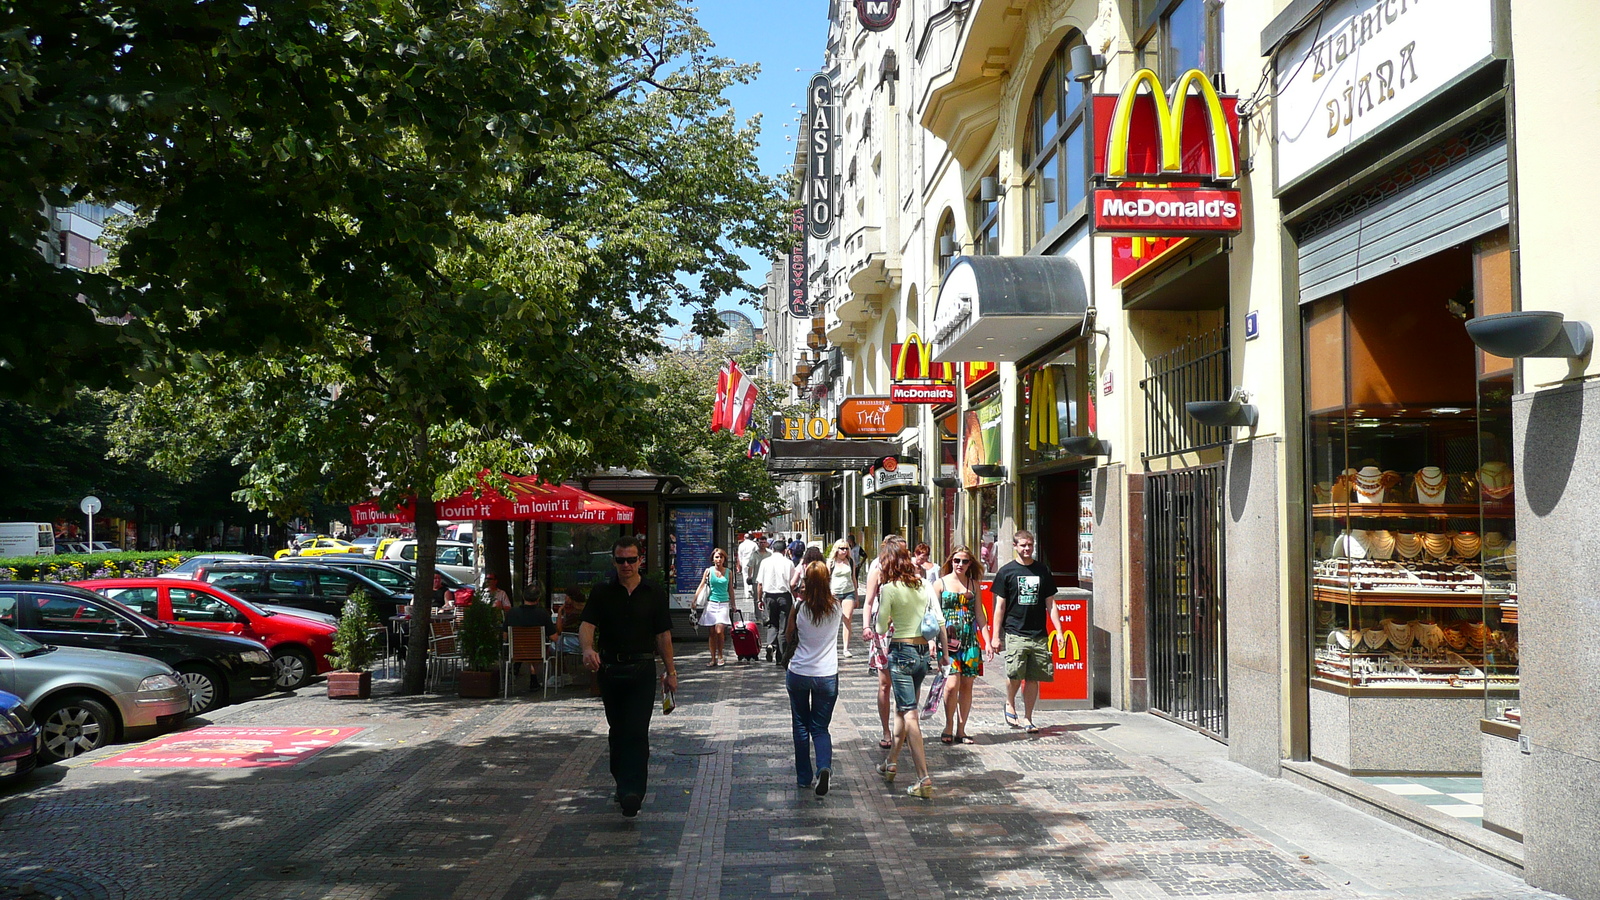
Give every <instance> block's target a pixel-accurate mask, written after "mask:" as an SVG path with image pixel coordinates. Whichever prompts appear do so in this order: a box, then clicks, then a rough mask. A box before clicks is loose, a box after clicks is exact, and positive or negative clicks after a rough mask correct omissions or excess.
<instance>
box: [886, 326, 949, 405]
mask: <svg viewBox="0 0 1600 900" xmlns="http://www.w3.org/2000/svg"><path fill="white" fill-rule="evenodd" d="M932 356H933V347H932V346H931V345H929V344H927V343H926V342H924V341H923V340H922V337H921V336H920V335H918V334H917V333H916V332H912V333H911V334H909V335H907V336H906V342H905V343H903V344H891V345H890V347H889V372H890V374H891V375H892V376H893V378H892V380H891V381H890V383H889V399H890V400H893V401H894V402H896V403H954V402H956V384H955V380H956V367H955V364H954V363H936V362H932V361H931V357H932Z"/></svg>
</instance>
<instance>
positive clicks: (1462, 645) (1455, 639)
mask: <svg viewBox="0 0 1600 900" xmlns="http://www.w3.org/2000/svg"><path fill="white" fill-rule="evenodd" d="M1444 644H1445V646H1446V647H1449V648H1450V649H1451V650H1465V649H1467V636H1466V635H1464V634H1462V633H1461V629H1459V628H1456V627H1455V626H1453V625H1452V626H1451V627H1449V628H1446V629H1445V630H1444Z"/></svg>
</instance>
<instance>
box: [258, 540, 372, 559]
mask: <svg viewBox="0 0 1600 900" xmlns="http://www.w3.org/2000/svg"><path fill="white" fill-rule="evenodd" d="M360 552H361V548H360V547H359V546H357V545H355V544H352V543H350V542H349V541H347V540H344V539H342V538H332V537H319V538H314V539H312V540H309V541H301V542H300V543H298V544H296V545H295V546H294V547H293V548H291V549H288V550H279V551H278V552H277V553H274V554H272V558H273V559H283V558H285V557H290V556H322V555H324V554H328V553H360Z"/></svg>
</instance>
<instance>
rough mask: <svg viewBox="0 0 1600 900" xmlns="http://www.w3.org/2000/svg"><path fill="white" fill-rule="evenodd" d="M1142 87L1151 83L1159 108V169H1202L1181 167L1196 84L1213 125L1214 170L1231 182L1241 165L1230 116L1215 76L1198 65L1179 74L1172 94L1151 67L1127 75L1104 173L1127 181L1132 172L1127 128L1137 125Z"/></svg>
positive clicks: (1114, 116)
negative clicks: (1137, 102) (1136, 105)
mask: <svg viewBox="0 0 1600 900" xmlns="http://www.w3.org/2000/svg"><path fill="white" fill-rule="evenodd" d="M1141 86H1148V87H1149V88H1150V101H1151V103H1152V105H1154V106H1155V108H1156V137H1157V138H1158V140H1159V141H1160V146H1161V174H1163V175H1185V174H1198V173H1186V172H1184V171H1183V118H1184V113H1185V112H1186V110H1187V108H1188V103H1187V102H1186V101H1187V100H1188V97H1189V89H1190V88H1198V89H1199V91H1200V97H1201V99H1202V100H1204V101H1205V105H1206V117H1207V119H1208V120H1209V123H1210V125H1211V161H1212V166H1213V168H1214V169H1215V171H1214V172H1213V173H1212V174H1213V175H1214V177H1215V178H1216V179H1217V180H1219V181H1232V180H1233V179H1234V178H1236V177H1238V164H1237V161H1236V160H1235V158H1234V152H1233V133H1232V131H1230V130H1229V128H1228V117H1227V115H1226V114H1225V113H1224V112H1223V109H1222V100H1221V98H1219V97H1218V96H1217V89H1216V88H1215V87H1213V86H1212V84H1211V79H1209V78H1207V77H1206V75H1205V73H1204V72H1202V71H1200V70H1199V69H1190V70H1189V71H1187V72H1185V73H1183V74H1182V75H1181V76H1179V77H1178V81H1177V83H1176V84H1174V85H1173V87H1172V99H1171V100H1170V101H1169V100H1168V98H1167V95H1166V94H1165V93H1163V92H1162V90H1161V79H1160V78H1159V77H1157V76H1156V73H1155V72H1154V71H1152V70H1150V69H1140V70H1139V71H1137V72H1135V73H1134V74H1133V77H1132V78H1130V79H1128V83H1127V84H1126V85H1124V86H1123V88H1122V95H1121V96H1120V97H1118V98H1117V107H1116V110H1115V111H1114V112H1113V113H1112V114H1111V133H1110V136H1109V142H1108V143H1107V147H1106V149H1107V153H1106V177H1107V178H1109V179H1111V180H1113V181H1118V180H1125V179H1127V177H1128V132H1129V131H1130V130H1132V127H1133V103H1134V99H1135V98H1136V97H1137V96H1138V94H1139V88H1140V87H1141Z"/></svg>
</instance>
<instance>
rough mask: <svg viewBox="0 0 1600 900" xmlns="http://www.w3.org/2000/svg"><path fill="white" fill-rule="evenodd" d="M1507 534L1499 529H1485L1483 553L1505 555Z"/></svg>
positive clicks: (1485, 554) (1488, 555)
mask: <svg viewBox="0 0 1600 900" xmlns="http://www.w3.org/2000/svg"><path fill="white" fill-rule="evenodd" d="M1507 546H1508V545H1507V543H1506V536H1505V535H1503V534H1501V533H1500V532H1498V531H1485V532H1484V533H1483V555H1484V556H1486V557H1490V556H1504V555H1505V552H1506V547H1507Z"/></svg>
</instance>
